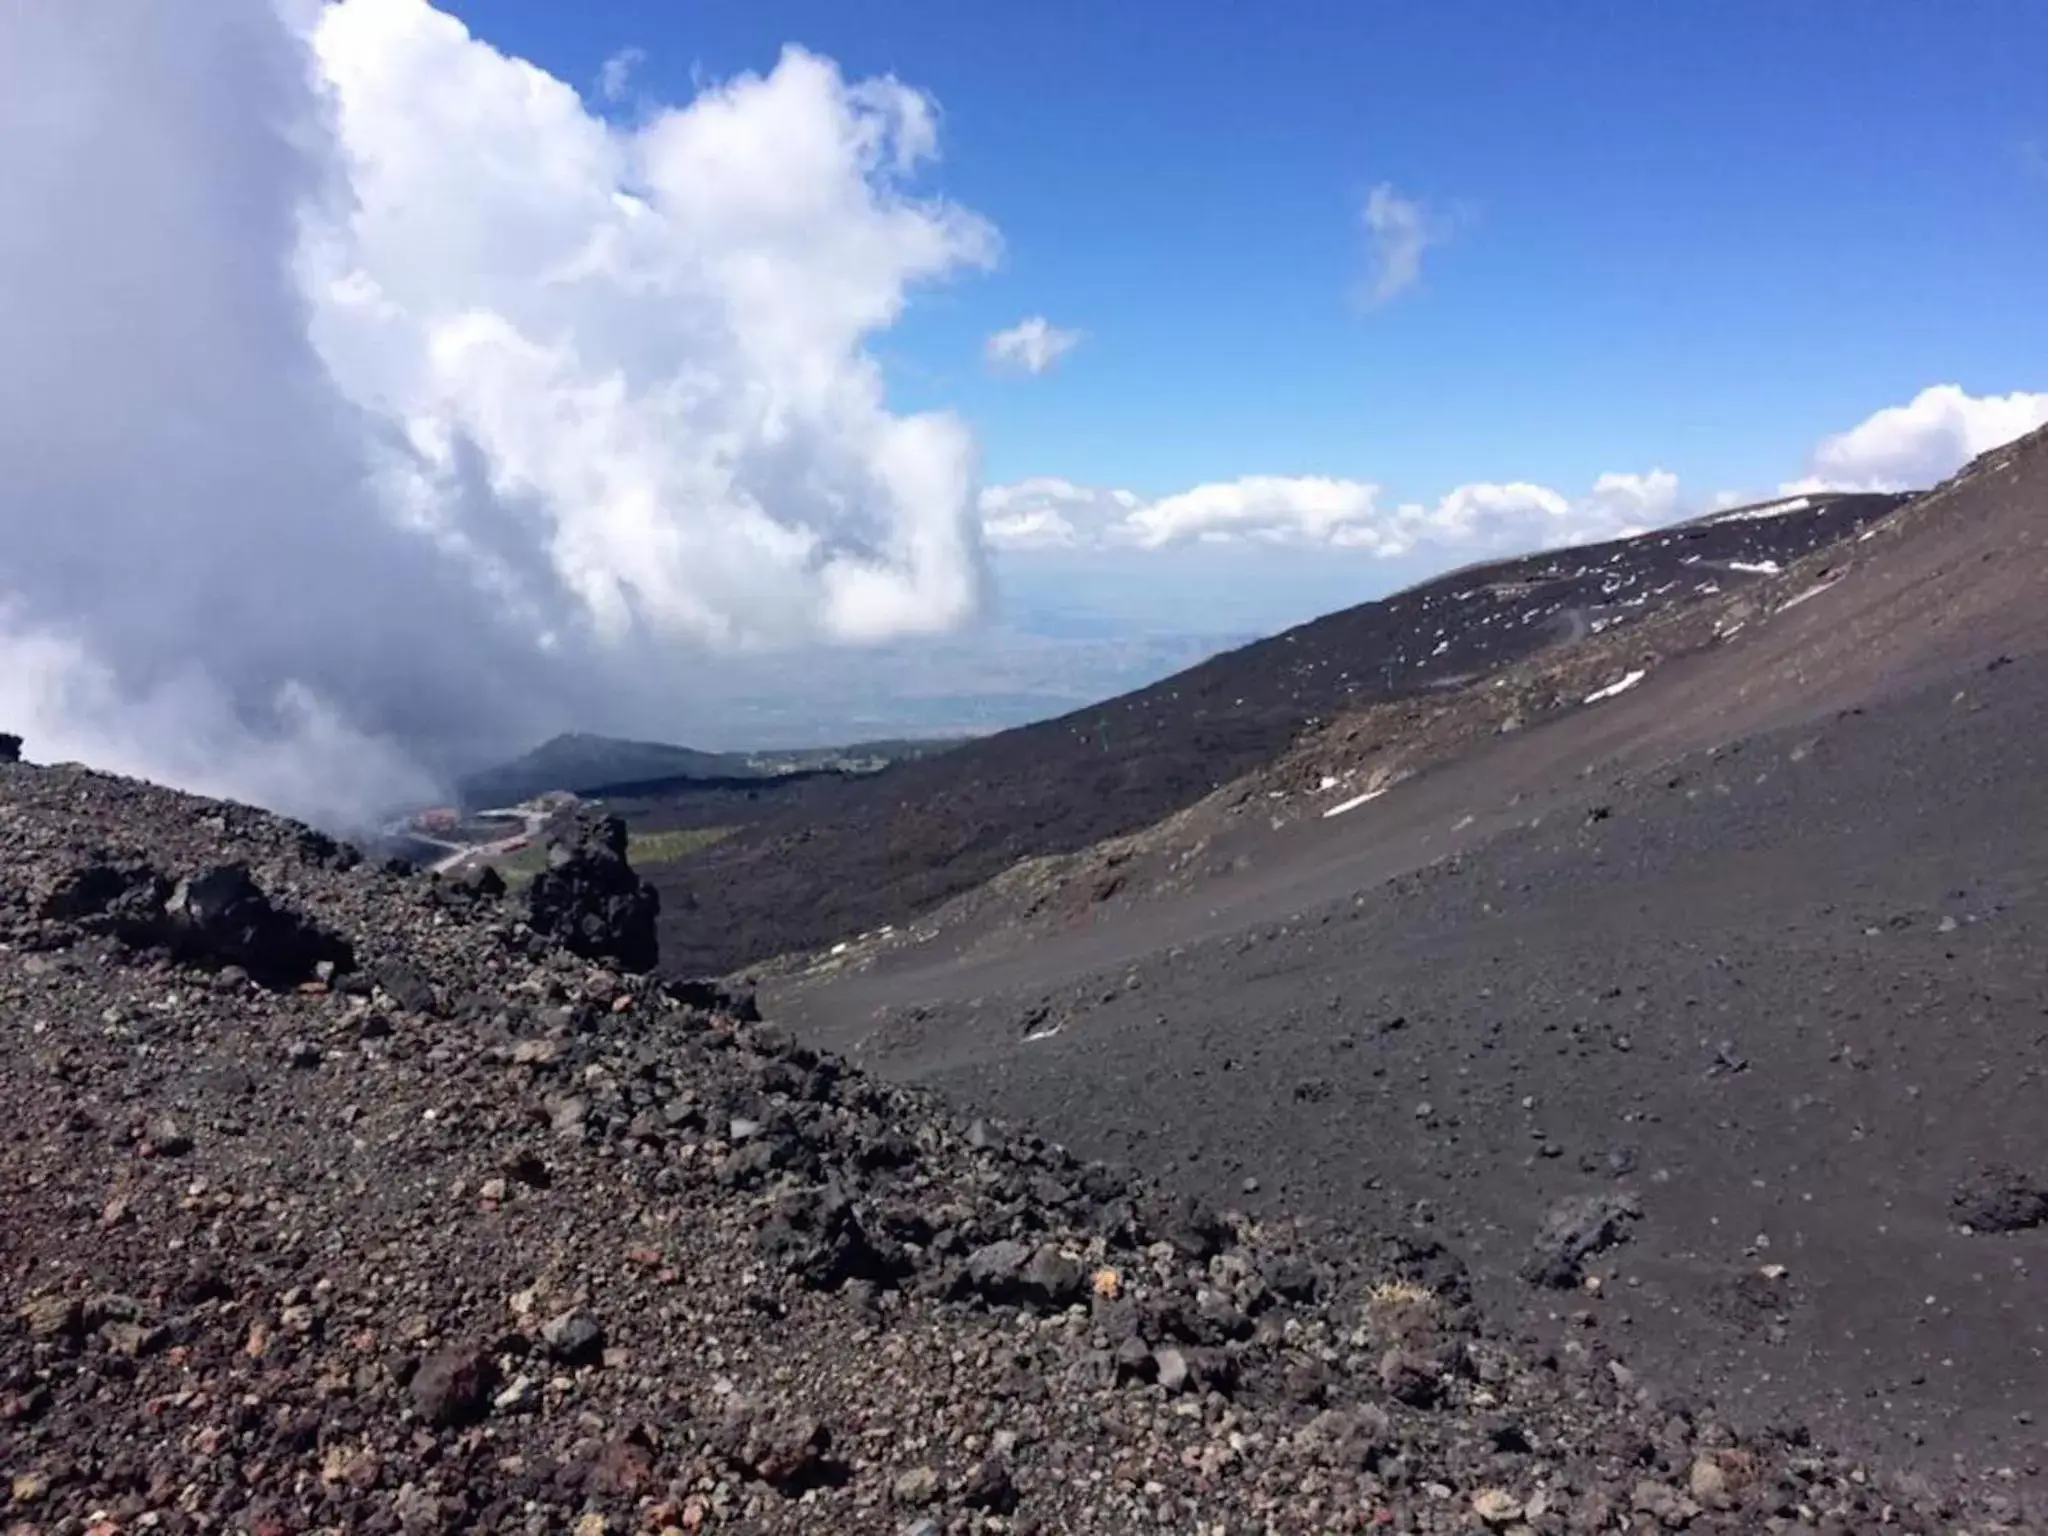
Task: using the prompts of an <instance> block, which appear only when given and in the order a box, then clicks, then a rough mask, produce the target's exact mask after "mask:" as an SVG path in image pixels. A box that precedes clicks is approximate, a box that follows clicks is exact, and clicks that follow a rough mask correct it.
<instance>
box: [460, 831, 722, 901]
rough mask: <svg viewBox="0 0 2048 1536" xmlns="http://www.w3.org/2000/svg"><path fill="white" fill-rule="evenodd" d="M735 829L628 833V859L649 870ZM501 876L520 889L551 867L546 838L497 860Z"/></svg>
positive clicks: (670, 862)
mask: <svg viewBox="0 0 2048 1536" xmlns="http://www.w3.org/2000/svg"><path fill="white" fill-rule="evenodd" d="M735 830H736V829H735V828H732V827H671V828H670V829H669V830H668V831H666V832H629V833H627V834H626V860H627V862H628V863H630V864H631V865H632V866H633V867H634V868H635V869H646V868H647V867H648V866H649V865H653V864H673V863H674V862H675V861H676V860H677V859H685V858H688V857H689V856H690V855H691V854H693V853H695V852H696V851H697V850H698V849H699V848H708V847H710V846H711V845H712V844H713V843H715V842H717V841H718V840H719V839H720V838H723V837H730V836H731V835H732V834H733V832H734V831H735ZM497 865H498V873H499V874H500V875H502V876H503V877H504V879H505V883H506V884H507V885H508V886H511V887H513V888H514V889H517V888H518V887H520V886H522V885H524V884H526V882H527V881H529V880H531V879H532V878H533V877H534V876H535V875H537V874H539V873H540V872H541V871H542V870H544V869H546V868H547V867H548V849H547V842H546V840H545V839H544V838H536V839H534V841H533V842H531V843H529V844H528V845H527V846H526V847H524V848H522V849H520V850H519V851H518V852H517V853H513V854H507V855H506V856H505V857H504V858H501V859H499V860H498V861H497Z"/></svg>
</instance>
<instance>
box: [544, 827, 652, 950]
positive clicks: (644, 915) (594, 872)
mask: <svg viewBox="0 0 2048 1536" xmlns="http://www.w3.org/2000/svg"><path fill="white" fill-rule="evenodd" d="M660 912H661V897H660V896H659V895H657V894H656V892H655V890H654V887H653V886H651V885H649V884H648V883H647V882H646V881H644V880H642V879H641V878H640V877H639V876H638V875H636V874H634V873H633V866H632V865H631V864H629V863H627V861H626V824H625V823H624V822H622V821H620V820H619V819H618V818H617V817H616V816H603V817H596V818H592V817H588V816H576V817H573V818H570V819H569V820H568V821H567V822H566V823H565V824H564V825H563V826H561V827H560V828H559V829H558V830H556V831H555V832H553V833H551V834H550V837H549V842H548V867H547V868H546V869H545V870H543V871H542V872H541V873H540V874H539V875H538V876H536V877H535V878H534V882H533V885H532V887H531V888H530V889H529V891H528V893H527V922H528V923H529V924H531V925H532V927H533V929H534V931H535V932H536V933H543V934H546V935H547V936H548V937H550V938H552V939H554V940H555V941H556V942H557V943H559V944H561V945H562V946H564V947H565V948H567V949H569V950H570V951H572V952H573V953H575V954H579V955H581V956H583V957H584V958H585V959H587V960H600V961H603V962H605V963H607V964H611V965H616V966H618V967H619V968H620V969H622V970H628V971H651V970H653V969H654V965H655V961H656V959H657V958H658V952H657V941H656V938H655V931H654V924H655V919H656V918H657V917H658V916H659V915H660Z"/></svg>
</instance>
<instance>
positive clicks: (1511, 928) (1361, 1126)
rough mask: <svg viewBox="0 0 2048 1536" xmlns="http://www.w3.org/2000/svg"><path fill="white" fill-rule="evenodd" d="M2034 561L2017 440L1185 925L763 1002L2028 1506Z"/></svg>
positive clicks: (1254, 852)
mask: <svg viewBox="0 0 2048 1536" xmlns="http://www.w3.org/2000/svg"><path fill="white" fill-rule="evenodd" d="M2044 544H2048V434H2036V436H2035V437H2033V438H2031V439H2028V440H2025V441H2023V442H2021V443H2020V444H2017V445H2015V446H2013V447H2011V448H2009V449H2006V450H2001V451H2000V452H1999V453H1997V454H1993V455H1989V456H1987V457H1986V459H1984V460H1982V461H1980V462H1979V463H1978V464H1976V465H1974V466H1972V467H1971V469H1970V470H1969V471H1967V472H1966V473H1965V474H1963V475H1962V476H1959V477H1958V478H1957V479H1956V480H1955V481H1954V482H1952V483H1950V484H1949V485H1947V486H1945V487H1942V488H1940V489H1939V490H1938V491H1937V492H1936V493H1933V494H1930V495H1929V496H1927V497H1925V498H1922V499H1921V500H1919V501H1916V502H1915V503H1913V504H1912V505H1911V506H1908V507H1906V508H1904V509H1902V510H1900V511H1899V512H1898V513H1897V514H1896V515H1894V516H1893V517H1891V518H1889V519H1887V520H1886V521H1885V522H1884V523H1882V524H1879V525H1877V526H1875V527H1874V528H1873V529H1871V530H1867V536H1859V538H1858V539H1856V540H1855V541H1853V542H1852V543H1850V544H1849V545H1847V546H1845V547H1843V548H1842V549H1840V550H1836V551H1820V552H1817V553H1816V554H1815V555H1814V556H1812V557H1810V558H1809V559H1808V560H1807V561H1805V562H1803V563H1793V564H1789V565H1788V567H1787V569H1786V570H1785V571H1784V572H1783V574H1782V575H1780V576H1776V577H1770V578H1767V579H1766V580H1765V581H1764V582H1763V583H1761V584H1760V585H1759V586H1758V587H1757V588H1755V589H1754V590H1753V591H1752V592H1750V593H1748V594H1745V601H1746V602H1748V603H1749V605H1750V609H1751V612H1750V614H1749V616H1748V618H1747V619H1746V620H1745V621H1744V623H1743V625H1742V627H1741V632H1740V633H1736V634H1732V635H1730V636H1729V637H1727V638H1726V639H1725V640H1723V641H1719V642H1717V643H1716V644H1715V645H1714V646H1712V647H1711V648H1708V649H1706V650H1701V651H1695V652H1688V653H1685V654H1682V655H1677V656H1674V657H1672V658H1670V659H1668V660H1667V661H1665V662H1664V663H1661V664H1654V665H1651V666H1650V667H1649V670H1648V672H1647V675H1646V676H1645V677H1644V678H1643V679H1642V680H1641V681H1640V682H1639V683H1638V684H1637V685H1636V686H1635V687H1633V688H1631V689H1630V690H1628V691H1627V692H1625V693H1623V694H1620V695H1616V696H1613V697H1611V698H1609V699H1607V700H1604V701H1602V702H1599V703H1597V704H1593V705H1586V704H1574V705H1573V707H1569V708H1564V709H1560V710H1557V711H1555V712H1554V713H1553V714H1552V715H1551V716H1550V717H1548V718H1546V719H1545V720H1543V721H1541V722H1540V723H1536V724H1532V725H1531V726H1529V727H1528V728H1526V729H1524V730H1521V731H1518V732H1515V733H1512V734H1509V735H1504V736H1503V735H1494V734H1491V733H1487V734H1484V735H1482V736H1479V737H1477V738H1475V739H1473V740H1472V741H1470V742H1468V743H1467V744H1466V747H1465V749H1464V750H1463V751H1462V753H1461V754H1460V755H1458V756H1455V757H1453V758H1450V759H1448V760H1446V761H1443V762H1440V763H1437V764H1434V765H1433V766H1431V767H1430V768H1428V769H1427V770H1426V771H1424V772H1421V773H1419V774H1417V775H1416V776H1415V777H1414V778H1412V779H1410V780H1407V781H1404V782H1401V783H1399V784H1397V785H1395V786H1394V787H1392V788H1391V789H1389V790H1388V791H1387V792H1386V793H1385V794H1384V795H1383V796H1382V797H1380V798H1379V799H1376V800H1374V801H1373V802H1371V803H1370V804H1368V805H1363V806H1360V807H1358V808H1356V809H1354V810H1351V811H1348V812H1345V813H1344V814H1343V815H1341V816H1339V817H1338V818H1336V819H1334V820H1331V819H1327V818H1323V817H1320V816H1317V817H1311V818H1309V819H1307V820H1305V821H1301V822H1297V823H1294V824H1290V825H1287V826H1284V827H1280V828H1278V829H1277V830H1275V829H1270V828H1267V827H1265V826H1263V825H1248V826H1245V827H1242V828H1240V829H1239V830H1238V831H1237V832H1236V833H1234V834H1233V837H1232V841H1231V846H1230V847H1229V848H1228V849H1226V850H1225V851H1226V852H1228V853H1229V854H1230V857H1229V858H1228V859H1223V860H1220V861H1219V866H1220V867H1222V868H1224V869H1225V870H1226V871H1227V872H1226V873H1223V874H1220V875H1219V876H1217V877H1216V878H1214V879H1212V880H1210V881H1208V882H1206V883H1204V884H1202V885H1201V886H1200V887H1199V888H1197V889H1195V890H1192V891H1190V892H1186V893H1181V894H1179V895H1174V896H1169V897H1166V898H1162V899H1159V900H1155V901H1151V902H1149V903H1134V904H1131V905H1129V906H1123V907H1120V906H1118V905H1117V904H1116V903H1109V904H1105V905H1101V906H1098V907H1097V908H1095V909H1094V910H1092V911H1091V912H1090V914H1089V915H1088V917H1087V918H1086V920H1085V921H1080V922H1077V923H1075V924H1074V925H1072V926H1071V927H1069V928H1067V929H1066V930H1063V931H1046V932H1042V933H1040V934H1039V935H1038V937H1037V938H1036V939H1035V940H1034V942H1032V943H1031V944H1030V945H1028V946H1007V947H1000V948H997V949H994V950H992V951H989V952H987V953H980V952H977V951H974V950H971V949H970V950H966V951H963V950H962V948H961V947H960V946H959V945H957V944H953V943H933V944H931V945H929V946H927V947H926V948H925V949H922V950H921V949H920V947H919V946H918V945H917V944H915V943H912V944H907V945H904V946H901V947H899V948H897V949H894V950H892V951H889V952H886V953H883V954H880V955H879V956H878V957H877V958H876V959H875V960H874V961H873V962H872V963H871V964H870V965H868V966H867V968H866V969H858V970H856V969H842V970H839V971H836V972H834V971H829V970H827V971H818V972H813V973H812V974H810V975H800V976H795V977H791V978H788V979H784V980H778V982H777V983H776V985H775V988H774V989H771V991H770V992H769V993H768V996H769V999H770V1005H771V1006H773V1007H775V1008H777V1009H778V1010H779V1011H781V1012H782V1013H783V1014H784V1016H785V1017H787V1018H789V1019H790V1020H791V1022H792V1023H793V1024H795V1025H797V1026H798V1027H799V1028H800V1030H802V1031H803V1032H805V1033H806V1034H807V1035H809V1036H812V1037H815V1038H818V1039H821V1040H823V1041H826V1042H828V1043H831V1044H834V1045H836V1046H838V1047H839V1048H842V1049H846V1050H848V1051H849V1052H851V1053H852V1054H853V1055H854V1057H855V1059H856V1060H860V1061H864V1062H866V1063H868V1064H870V1065H872V1066H875V1067H877V1068H878V1069H881V1070H884V1071H887V1072H889V1073H891V1074H894V1075H898V1076H902V1077H908V1078H913V1079H916V1080H919V1081H923V1082H927V1083H930V1084H933V1085H937V1086H939V1087H941V1088H942V1089H944V1090H945V1091H947V1092H948V1093H949V1094H950V1095H952V1096H955V1097H956V1098H958V1099H959V1100H961V1101H962V1102H965V1103H967V1104H969V1105H971V1106H981V1107H988V1108H1000V1109H1002V1110H1004V1111H1006V1112H1010V1113H1018V1114H1026V1115H1029V1116H1031V1117H1033V1118H1034V1119H1035V1120H1036V1121H1038V1122H1039V1123H1041V1124H1042V1125H1044V1126H1045V1127H1046V1128H1047V1130H1048V1133H1049V1134H1056V1135H1060V1136H1062V1137H1064V1138H1066V1139H1067V1140H1068V1141H1069V1142H1070V1143H1071V1144H1072V1145H1074V1146H1075V1147H1077V1148H1078V1149H1080V1150H1083V1151H1085V1152H1088V1153H1090V1154H1095V1155H1106V1156H1115V1157H1121V1158H1127V1159H1129V1160H1131V1161H1132V1162H1134V1163H1136V1164H1138V1165H1139V1166H1141V1167H1143V1168H1146V1169H1148V1170H1150V1171H1152V1172H1154V1173H1156V1174H1159V1175H1161V1176H1164V1177H1168V1178H1171V1179H1174V1180H1176V1181H1180V1182H1183V1183H1191V1184H1192V1185H1193V1186H1194V1187H1198V1188H1202V1189H1205V1190H1207V1191H1210V1192H1211V1193H1214V1194H1217V1195H1222V1194H1231V1193H1235V1194H1236V1195H1237V1197H1238V1198H1241V1199H1243V1200H1244V1201H1245V1202H1246V1203H1247V1204H1248V1205H1249V1206H1251V1207H1252V1208H1254V1209H1257V1210H1261V1211H1264V1212H1266V1213H1268V1214H1278V1213H1281V1212H1286V1213H1290V1214H1300V1213H1304V1212H1306V1213H1313V1214H1315V1215H1316V1216H1318V1217H1321V1218H1323V1219H1327V1220H1329V1221H1330V1222H1332V1224H1333V1225H1335V1226H1336V1227H1337V1228H1339V1229H1340V1230H1341V1229H1346V1228H1373V1229H1380V1230H1403V1231H1410V1232H1420V1233H1427V1234H1429V1235H1431V1236H1433V1237H1435V1238H1438V1239H1440V1240H1442V1241H1444V1242H1445V1243H1446V1244H1447V1245H1448V1246H1449V1247H1450V1248H1451V1249H1452V1250H1453V1251H1454V1252H1456V1253H1458V1254H1459V1255H1460V1256H1461V1257H1462V1258H1463V1259H1464V1260H1465V1261H1466V1262H1468V1263H1469V1264H1470V1266H1471V1269H1472V1273H1473V1276H1474V1283H1475V1288H1476V1290H1477V1292H1478V1294H1479V1295H1480V1297H1481V1298H1482V1300H1483V1301H1484V1302H1485V1303H1486V1304H1487V1305H1488V1306H1489V1307H1490V1308H1492V1309H1493V1311H1494V1313H1495V1315H1497V1316H1500V1317H1502V1318H1503V1319H1509V1320H1513V1321H1514V1322H1515V1323H1516V1324H1517V1325H1518V1326H1521V1327H1524V1328H1526V1329H1528V1330H1530V1331H1531V1332H1532V1333H1534V1334H1535V1335H1537V1336H1539V1337H1541V1338H1545V1339H1548V1338H1553V1337H1555V1336H1556V1333H1557V1330H1558V1329H1559V1328H1560V1326H1562V1327H1564V1328H1565V1329H1566V1331H1567V1332H1569V1331H1571V1330H1572V1329H1573V1328H1584V1329H1585V1330H1587V1331H1588V1332H1589V1333H1590V1334H1593V1335H1597V1336H1601V1337H1606V1338H1611V1339H1617V1340H1625V1341H1626V1342H1627V1348H1628V1349H1629V1351H1630V1352H1631V1353H1632V1355H1633V1356H1634V1358H1635V1359H1636V1361H1637V1363H1638V1364H1639V1365H1640V1366H1642V1367H1643V1368H1644V1369H1645V1370H1646V1371H1647V1372H1649V1374H1650V1375H1651V1376H1652V1377H1653V1378H1654V1379H1656V1380H1659V1381H1661V1382H1664V1383H1666V1384H1667V1385H1670V1386H1673V1387H1675V1388H1679V1389H1682V1390H1686V1391H1691V1392H1697V1393H1698V1394H1700V1396H1701V1398H1702V1399H1710V1400H1713V1401H1715V1402H1717V1403H1718V1404H1719V1405H1720V1407H1721V1410H1722V1411H1723V1412H1725V1413H1728V1414H1730V1415H1731V1416H1733V1417H1735V1418H1736V1419H1737V1420H1739V1421H1742V1422H1748V1423H1761V1422H1767V1421H1771V1420H1774V1419H1780V1420H1782V1419H1785V1418H1790V1419H1796V1420H1798V1421H1800V1422H1803V1423H1807V1424H1810V1425H1812V1426H1814V1427H1815V1428H1816V1430H1817V1431H1819V1432H1823V1433H1825V1434H1827V1435H1828V1436H1830V1437H1831V1438H1833V1439H1834V1440H1836V1441H1837V1442H1838V1443H1853V1444H1856V1445H1858V1446H1860V1447H1863V1448H1865V1449H1867V1450H1869V1451H1870V1452H1871V1453H1872V1454H1874V1455H1877V1456H1879V1457H1881V1458H1883V1459H1885V1460H1886V1461H1888V1462H1889V1464H1891V1465H1893V1466H1906V1467H1919V1468H1923V1469H1930V1468H1938V1467H1942V1466H1945V1465H1946V1464H1947V1463H1948V1460H1949V1458H1950V1457H1951V1456H1962V1457H1964V1458H1966V1459H1970V1460H1974V1461H1977V1462H1980V1463H1989V1464H1992V1465H1996V1466H1998V1467H2001V1468H2003V1469H2005V1470H2006V1471H2007V1473H2008V1474H2009V1475H2010V1477H2011V1479H2012V1487H2013V1491H2014V1495H2015V1497H2023V1498H2031V1499H2036V1500H2038V1499H2039V1498H2040V1496H2041V1491H2040V1490H2041V1474H2042V1469H2043V1465H2044V1462H2048V1439H2044V1436H2048V1429H2044V1424H2048V1412H2044V1408H2048V1333H2044V1327H2048V1324H2044V1320H2043V1314H2042V1309H2041V1305H2040V1301H2041V1297H2042V1295H2043V1283H2044V1282H2043V1274H2044V1271H2048V1224H2044V1218H2048V1118H2044V1116H2043V1114H2042V1112H2041V1111H2042V1106H2043V1104H2044V1103H2048V1079H2044V1076H2043V1074H2044V1070H2048V1067H2044V1062H2048V1055H2044V1051H2048V906H2044V900H2048V895H2044V875H2048V831H2044V829H2048V549H2044ZM1614 664H1616V665H1618V664H1619V663H1618V662H1616V663H1614ZM1247 1179H1250V1180H1254V1181H1256V1184H1257V1190H1256V1192H1255V1193H1253V1194H1244V1193H1243V1191H1244V1188H1245V1185H1244V1181H1245V1180H1247ZM1589 1200H1590V1201H1596V1202H1599V1201H1610V1200H1611V1201H1619V1202H1623V1203H1625V1204H1626V1206H1627V1207H1628V1208H1629V1211H1630V1213H1631V1214H1620V1213H1619V1212H1618V1211H1617V1210H1616V1208H1614V1207H1597V1206H1596V1207H1592V1208H1590V1209H1593V1210H1594V1212H1595V1214H1614V1215H1615V1218H1616V1219H1615V1220H1614V1222H1613V1223H1612V1230H1611V1231H1609V1232H1608V1233H1607V1234H1606V1235H1607V1236H1610V1237H1612V1238H1614V1239H1616V1240H1617V1241H1616V1242H1615V1244H1614V1246H1612V1247H1611V1249H1608V1250H1607V1251H1604V1252H1599V1253H1596V1254H1594V1255H1592V1256H1591V1258H1590V1259H1589V1261H1588V1262H1587V1263H1586V1264H1585V1266H1584V1267H1583V1271H1582V1273H1583V1274H1585V1275H1590V1276H1591V1277H1592V1278H1594V1279H1596V1280H1598V1281H1599V1282H1600V1284H1599V1289H1598V1291H1597V1293H1593V1292H1587V1291H1585V1290H1583V1289H1582V1290H1579V1291H1577V1292H1571V1293H1566V1292H1560V1291H1557V1290H1555V1289H1552V1288H1551V1287H1549V1286H1547V1285H1544V1284H1540V1283H1532V1282H1531V1279H1530V1274H1529V1271H1528V1268H1527V1266H1528V1262H1529V1259H1530V1256H1531V1252H1532V1248H1531V1245H1532V1242H1534V1241H1535V1240H1536V1238H1537V1236H1538V1234H1539V1233H1540V1232H1541V1231H1542V1229H1543V1227H1544V1224H1545V1222H1546V1219H1547V1218H1548V1216H1549V1215H1550V1214H1551V1213H1553V1212H1556V1211H1558V1210H1560V1208H1563V1209H1565V1210H1566V1211H1568V1212H1569V1211H1571V1210H1572V1207H1571V1206H1570V1205H1569V1204H1568V1203H1569V1202H1584V1201H1589ZM1588 1209H1589V1208H1588V1207H1585V1206H1583V1205H1581V1206H1580V1207H1578V1214H1580V1215H1584V1214H1585V1213H1586V1211H1587V1210H1588ZM1596 1225H1598V1224H1597V1223H1596ZM1992 1229H2002V1230H1992ZM2005 1229H2009V1230H2005Z"/></svg>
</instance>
